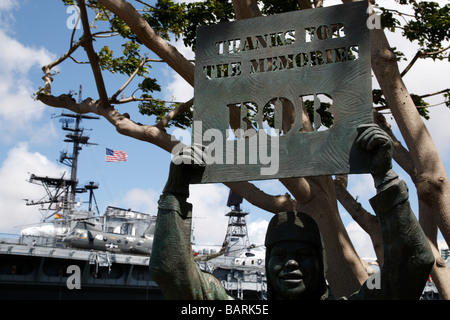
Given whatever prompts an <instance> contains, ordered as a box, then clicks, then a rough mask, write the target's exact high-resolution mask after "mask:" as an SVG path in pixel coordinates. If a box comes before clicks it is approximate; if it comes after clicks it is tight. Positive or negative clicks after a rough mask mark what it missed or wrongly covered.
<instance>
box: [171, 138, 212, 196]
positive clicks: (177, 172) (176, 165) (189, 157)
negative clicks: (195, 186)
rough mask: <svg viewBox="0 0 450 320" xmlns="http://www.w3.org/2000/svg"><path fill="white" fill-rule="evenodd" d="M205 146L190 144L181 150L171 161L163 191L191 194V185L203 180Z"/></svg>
mask: <svg viewBox="0 0 450 320" xmlns="http://www.w3.org/2000/svg"><path fill="white" fill-rule="evenodd" d="M203 156H204V147H203V146H201V145H197V144H194V145H190V146H187V147H185V148H183V149H181V150H180V152H179V153H178V154H176V155H174V157H173V158H172V161H171V162H170V171H169V177H168V179H167V182H166V185H165V187H164V190H163V192H168V193H174V194H180V195H185V196H188V195H189V185H190V184H191V183H198V182H200V180H201V177H202V174H203V171H204V168H205V161H204V159H203Z"/></svg>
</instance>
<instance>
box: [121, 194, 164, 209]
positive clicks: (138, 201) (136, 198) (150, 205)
mask: <svg viewBox="0 0 450 320" xmlns="http://www.w3.org/2000/svg"><path fill="white" fill-rule="evenodd" d="M159 196H160V192H156V191H154V190H152V189H147V190H143V189H137V188H135V189H131V190H130V191H128V192H127V194H126V195H125V197H124V199H123V202H124V203H125V205H126V206H127V207H128V208H131V209H132V210H134V211H139V212H144V213H154V212H156V211H157V210H158V199H159Z"/></svg>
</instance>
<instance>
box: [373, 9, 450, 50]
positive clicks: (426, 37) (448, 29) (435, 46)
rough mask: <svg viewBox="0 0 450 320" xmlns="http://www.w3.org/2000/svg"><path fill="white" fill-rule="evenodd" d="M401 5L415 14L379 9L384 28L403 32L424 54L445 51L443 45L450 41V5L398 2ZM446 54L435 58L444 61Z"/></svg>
mask: <svg viewBox="0 0 450 320" xmlns="http://www.w3.org/2000/svg"><path fill="white" fill-rule="evenodd" d="M396 1H397V2H398V3H400V4H401V5H408V6H409V7H411V8H412V10H413V14H412V15H411V14H406V13H403V12H400V11H393V10H389V9H385V8H383V7H381V8H379V9H380V10H381V11H382V13H381V23H382V26H383V27H384V28H386V29H388V30H390V31H395V30H396V28H401V29H402V30H403V35H404V36H405V37H406V38H407V39H408V40H410V41H411V42H413V41H417V42H418V44H419V46H420V50H421V51H423V52H435V51H438V50H441V49H443V46H442V43H443V42H444V41H449V40H450V4H446V5H443V6H442V7H441V6H440V5H439V3H437V2H432V1H415V0H396ZM446 57H448V58H449V59H450V56H449V55H448V54H447V56H446V55H445V53H443V54H438V55H435V56H433V59H444V58H446Z"/></svg>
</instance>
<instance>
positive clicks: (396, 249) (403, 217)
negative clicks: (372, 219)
mask: <svg viewBox="0 0 450 320" xmlns="http://www.w3.org/2000/svg"><path fill="white" fill-rule="evenodd" d="M358 142H359V143H360V146H361V147H362V148H364V149H366V150H367V151H368V152H372V153H373V157H372V159H373V162H372V167H371V173H372V176H373V178H374V182H375V187H376V189H377V195H376V196H375V197H373V198H372V199H371V200H370V203H371V205H372V207H373V209H374V211H375V213H376V215H377V218H378V221H379V223H380V228H381V236H382V239H383V248H384V259H383V260H384V262H383V266H382V267H381V270H380V277H381V279H380V282H378V283H377V281H376V280H373V279H369V281H373V282H372V285H371V286H370V287H371V288H370V289H369V286H368V285H367V283H365V284H364V285H363V286H362V287H361V290H360V291H359V293H358V294H357V298H358V299H418V298H419V297H420V295H421V293H422V291H423V288H424V286H425V283H426V281H427V278H428V275H429V272H430V270H431V268H432V266H433V264H434V256H433V254H432V252H431V249H430V246H429V243H428V241H427V239H426V237H425V235H424V233H423V231H422V229H421V227H420V225H419V223H418V221H417V219H416V217H415V216H414V213H413V212H412V210H411V208H410V203H409V200H408V198H409V196H408V189H407V186H406V183H405V182H404V181H402V180H400V179H399V178H398V176H397V174H396V173H395V172H394V171H393V170H392V164H391V159H392V152H393V147H392V141H391V140H390V138H389V136H387V135H386V134H385V133H384V132H383V131H382V130H381V129H379V128H378V127H376V126H369V127H368V128H365V130H361V131H360V139H359V140H358ZM377 285H378V287H377Z"/></svg>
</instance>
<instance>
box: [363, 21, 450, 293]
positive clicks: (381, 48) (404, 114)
mask: <svg viewBox="0 0 450 320" xmlns="http://www.w3.org/2000/svg"><path fill="white" fill-rule="evenodd" d="M371 44H372V69H373V71H374V73H375V76H376V78H377V80H378V83H379V85H380V88H381V90H382V92H383V95H384V96H385V98H386V101H387V105H388V106H389V107H390V109H391V111H392V115H393V116H394V119H395V121H396V123H397V125H398V127H399V129H400V132H401V133H402V136H403V138H404V140H405V143H406V145H407V148H408V150H409V153H410V159H411V161H412V162H413V164H414V170H415V174H414V176H415V179H416V180H415V181H414V182H415V184H416V188H417V195H418V198H419V201H420V202H421V203H422V205H421V206H420V207H419V209H420V210H419V221H420V223H421V225H422V226H424V225H430V222H429V221H430V220H432V219H433V220H435V221H436V223H437V226H438V227H439V229H440V230H441V232H442V235H443V236H444V238H445V240H446V242H447V243H450V242H449V240H450V197H449V196H448V195H450V183H449V180H448V177H447V173H446V171H445V167H444V165H443V163H442V161H441V158H440V156H439V153H438V152H437V150H436V147H435V145H434V142H433V140H432V138H431V136H430V134H429V132H428V130H427V128H426V126H425V124H424V123H423V120H422V119H421V117H420V115H419V113H418V111H417V108H416V106H415V104H414V102H413V100H412V98H411V96H410V94H409V93H408V90H407V89H406V87H405V84H404V83H403V80H402V77H401V75H400V72H399V68H398V64H397V60H396V57H395V54H394V53H393V52H392V50H391V48H390V46H389V43H388V41H387V39H386V35H385V34H384V31H383V30H379V29H373V30H372V31H371ZM424 205H426V206H424ZM426 207H429V208H432V210H428V209H427V210H425V209H424V208H426ZM430 230H431V228H429V227H427V228H424V232H425V234H426V236H427V237H428V239H430V242H431V245H432V247H433V243H435V242H436V234H430V232H431V231H430ZM435 254H436V255H437V258H439V255H438V252H437V253H436V252H435ZM439 268H441V267H439ZM434 269H436V266H435V268H434ZM434 271H435V270H433V272H434ZM436 275H437V277H442V276H445V279H435V280H436V281H439V283H441V284H446V289H445V290H442V293H441V292H440V293H441V294H442V295H443V297H442V298H445V299H448V298H449V297H448V295H447V294H446V292H448V291H449V286H450V277H449V276H448V272H437V273H436Z"/></svg>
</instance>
